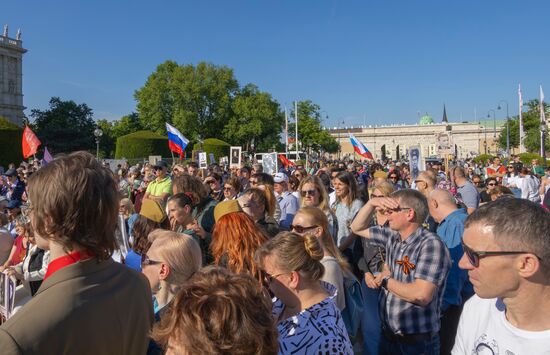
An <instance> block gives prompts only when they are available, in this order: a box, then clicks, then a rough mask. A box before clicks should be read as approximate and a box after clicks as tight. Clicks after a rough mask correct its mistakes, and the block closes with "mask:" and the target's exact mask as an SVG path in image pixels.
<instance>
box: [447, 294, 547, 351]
mask: <svg viewBox="0 0 550 355" xmlns="http://www.w3.org/2000/svg"><path fill="white" fill-rule="evenodd" d="M505 310H506V306H505V305H504V303H503V302H502V300H500V299H497V298H492V299H482V298H479V297H478V296H477V295H474V296H473V297H472V298H471V299H470V300H469V301H468V302H466V304H465V305H464V310H463V311H462V316H461V317H460V322H459V324H458V332H457V334H456V340H455V345H454V347H453V351H452V354H453V355H464V354H468V355H470V354H479V355H482V354H483V355H485V354H489V355H490V354H495V355H496V354H501V355H520V354H526V355H542V354H550V329H548V330H545V331H541V332H530V331H525V330H521V329H518V328H516V327H514V326H513V325H511V324H510V323H509V322H508V320H507V319H506V316H505Z"/></svg>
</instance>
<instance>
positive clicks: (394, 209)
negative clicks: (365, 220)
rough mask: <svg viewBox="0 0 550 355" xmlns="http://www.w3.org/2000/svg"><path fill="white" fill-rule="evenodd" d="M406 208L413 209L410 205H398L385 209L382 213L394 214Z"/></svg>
mask: <svg viewBox="0 0 550 355" xmlns="http://www.w3.org/2000/svg"><path fill="white" fill-rule="evenodd" d="M405 210H412V208H410V207H397V208H392V209H385V210H384V211H383V212H382V213H384V214H393V213H397V212H402V211H405Z"/></svg>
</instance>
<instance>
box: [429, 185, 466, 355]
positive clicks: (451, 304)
mask: <svg viewBox="0 0 550 355" xmlns="http://www.w3.org/2000/svg"><path fill="white" fill-rule="evenodd" d="M428 209H429V211H430V215H431V216H432V217H433V219H434V220H435V221H436V222H437V223H439V225H438V226H437V231H436V232H437V235H439V237H440V238H441V240H442V241H443V243H445V245H446V246H447V248H448V249H449V253H450V254H451V260H452V266H451V270H450V271H449V276H448V277H447V281H446V283H445V293H444V294H443V303H442V305H441V330H440V332H439V338H440V339H441V354H450V353H451V349H452V348H453V344H454V337H455V334H456V330H457V328H458V321H459V319H460V314H461V313H462V306H463V304H464V302H463V299H462V294H463V290H464V288H465V287H466V289H467V292H466V293H467V294H468V296H470V295H471V294H472V291H471V285H469V283H468V274H467V273H466V272H465V271H464V270H461V269H460V268H459V267H458V261H459V260H460V258H462V255H463V254H464V251H463V249H462V235H463V234H464V221H466V218H467V217H468V213H467V212H466V210H464V209H462V208H458V207H457V205H456V201H455V198H454V197H453V195H452V194H451V193H450V192H449V191H448V190H441V189H437V190H433V191H432V192H431V193H430V195H429V197H428Z"/></svg>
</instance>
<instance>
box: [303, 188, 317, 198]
mask: <svg viewBox="0 0 550 355" xmlns="http://www.w3.org/2000/svg"><path fill="white" fill-rule="evenodd" d="M316 192H317V190H315V189H313V190H302V191H300V194H301V195H302V197H306V196H308V195H309V196H315V193H316Z"/></svg>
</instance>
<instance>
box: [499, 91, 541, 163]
mask: <svg viewBox="0 0 550 355" xmlns="http://www.w3.org/2000/svg"><path fill="white" fill-rule="evenodd" d="M539 103H540V101H539V100H537V99H534V100H530V101H528V102H527V103H526V104H525V106H526V107H527V111H526V112H523V113H522V119H523V129H524V131H525V141H524V144H525V148H526V149H527V151H529V152H533V153H538V152H539V151H540V106H539ZM544 108H545V111H547V112H548V105H547V104H546V103H545V104H544ZM509 124H510V127H509V129H510V147H511V148H512V147H519V116H514V117H512V118H511V119H510V122H509ZM498 144H499V146H500V148H502V149H505V148H506V126H504V127H503V128H502V130H501V131H500V134H499V136H498ZM545 149H546V151H548V150H550V138H549V137H548V134H547V136H546V139H545Z"/></svg>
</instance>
